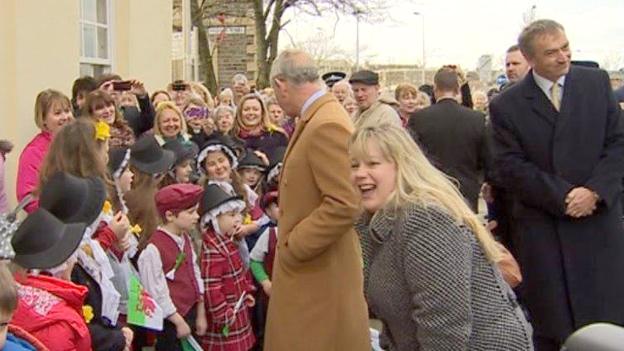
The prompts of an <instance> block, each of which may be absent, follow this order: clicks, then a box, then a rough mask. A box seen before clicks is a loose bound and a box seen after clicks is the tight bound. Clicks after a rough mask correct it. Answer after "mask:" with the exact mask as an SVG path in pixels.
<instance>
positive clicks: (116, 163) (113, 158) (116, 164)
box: [108, 147, 130, 179]
mask: <svg viewBox="0 0 624 351" xmlns="http://www.w3.org/2000/svg"><path fill="white" fill-rule="evenodd" d="M129 163H130V149H129V148H127V147H112V148H110V150H108V171H109V172H110V174H111V175H112V176H113V178H115V179H116V178H119V177H120V176H121V173H122V172H123V170H124V169H125V168H126V167H127V166H128V164H129Z"/></svg>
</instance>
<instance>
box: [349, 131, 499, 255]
mask: <svg viewBox="0 0 624 351" xmlns="http://www.w3.org/2000/svg"><path fill="white" fill-rule="evenodd" d="M371 141H372V142H375V143H376V144H377V145H378V146H379V149H380V150H381V153H382V155H383V157H384V158H385V159H386V160H388V161H391V162H393V163H394V164H395V165H396V169H397V179H396V188H395V190H394V191H393V192H392V193H391V194H390V196H389V198H388V200H387V201H386V204H385V206H384V209H386V210H389V211H391V212H392V213H397V212H399V211H400V210H401V209H402V208H404V207H405V206H407V205H409V204H416V205H418V206H422V207H425V208H426V207H437V208H439V209H441V210H443V211H444V212H446V213H448V214H449V215H450V216H451V217H453V218H454V219H455V220H456V221H457V223H458V224H463V225H465V226H466V227H468V228H469V229H470V230H471V231H472V232H473V233H474V234H475V236H476V238H477V240H478V241H479V243H480V245H481V247H482V248H483V251H484V252H485V255H486V256H487V258H488V259H489V260H490V261H492V262H497V261H499V260H500V257H501V253H500V249H499V248H498V246H497V243H496V241H495V240H494V238H493V237H492V235H491V234H490V232H489V231H488V230H487V229H486V228H485V227H484V226H483V224H482V223H481V221H480V220H479V219H478V218H477V215H476V214H475V213H474V212H473V211H472V210H471V209H470V207H468V205H467V204H466V202H465V200H464V198H463V196H462V195H461V193H460V192H459V190H458V188H457V186H456V185H455V184H454V182H453V180H451V178H449V177H448V176H446V175H445V174H444V173H442V172H441V171H439V170H438V169H437V168H435V167H434V166H433V165H432V164H431V163H430V162H429V160H427V158H426V157H425V155H424V154H423V152H422V151H421V150H420V148H419V147H418V145H416V143H415V142H414V140H413V139H412V138H411V137H410V135H409V134H408V133H407V131H405V129H404V128H402V127H400V126H396V125H394V124H381V125H363V126H362V127H360V128H358V129H357V130H356V131H355V133H354V134H353V135H352V136H351V139H350V140H349V152H350V154H351V155H352V157H355V158H358V159H363V160H366V159H368V158H369V156H368V155H369V150H368V145H369V142H371Z"/></svg>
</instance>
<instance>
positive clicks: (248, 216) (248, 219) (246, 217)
mask: <svg viewBox="0 0 624 351" xmlns="http://www.w3.org/2000/svg"><path fill="white" fill-rule="evenodd" d="M251 223H253V220H252V219H251V215H250V214H249V213H248V214H246V215H245V218H244V219H243V224H251Z"/></svg>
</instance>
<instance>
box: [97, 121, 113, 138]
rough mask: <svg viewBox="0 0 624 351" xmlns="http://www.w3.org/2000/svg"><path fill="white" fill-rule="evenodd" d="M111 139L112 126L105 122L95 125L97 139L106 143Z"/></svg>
mask: <svg viewBox="0 0 624 351" xmlns="http://www.w3.org/2000/svg"><path fill="white" fill-rule="evenodd" d="M108 138H110V126H109V125H108V124H106V123H105V122H102V121H99V122H97V123H95V139H96V140H101V141H105V140H107V139H108Z"/></svg>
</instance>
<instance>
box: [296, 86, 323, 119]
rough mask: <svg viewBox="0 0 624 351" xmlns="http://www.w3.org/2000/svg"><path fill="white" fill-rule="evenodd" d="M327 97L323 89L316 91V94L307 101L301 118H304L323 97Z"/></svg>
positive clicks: (302, 109)
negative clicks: (306, 112)
mask: <svg viewBox="0 0 624 351" xmlns="http://www.w3.org/2000/svg"><path fill="white" fill-rule="evenodd" d="M323 95H325V91H324V90H323V89H319V90H317V91H316V93H314V94H312V95H310V97H309V98H308V99H307V100H306V101H305V103H304V104H303V107H302V108H301V116H300V117H303V114H304V113H305V111H306V110H307V109H308V108H309V107H310V106H312V104H313V103H314V102H315V101H316V100H318V99H320V98H321V96H323Z"/></svg>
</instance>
